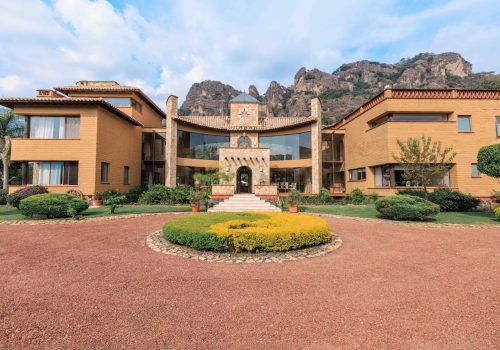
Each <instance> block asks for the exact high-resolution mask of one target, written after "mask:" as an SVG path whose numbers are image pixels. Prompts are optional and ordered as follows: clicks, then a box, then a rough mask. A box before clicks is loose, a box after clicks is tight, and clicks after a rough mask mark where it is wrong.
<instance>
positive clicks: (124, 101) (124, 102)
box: [104, 97, 132, 107]
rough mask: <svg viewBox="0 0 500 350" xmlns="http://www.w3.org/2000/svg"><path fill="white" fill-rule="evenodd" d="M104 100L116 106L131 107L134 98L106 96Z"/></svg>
mask: <svg viewBox="0 0 500 350" xmlns="http://www.w3.org/2000/svg"><path fill="white" fill-rule="evenodd" d="M104 101H106V102H108V103H109V104H110V105H112V106H114V107H130V106H131V105H132V99H131V98H129V97H104Z"/></svg>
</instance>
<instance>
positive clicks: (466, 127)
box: [457, 115, 472, 132]
mask: <svg viewBox="0 0 500 350" xmlns="http://www.w3.org/2000/svg"><path fill="white" fill-rule="evenodd" d="M457 123H458V132H471V131H472V129H471V125H470V115H459V116H458V118H457Z"/></svg>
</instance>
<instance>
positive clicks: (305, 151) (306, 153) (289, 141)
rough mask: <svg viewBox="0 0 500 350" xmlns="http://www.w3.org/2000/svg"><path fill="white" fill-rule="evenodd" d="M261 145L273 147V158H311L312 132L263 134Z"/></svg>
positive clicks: (260, 139)
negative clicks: (277, 134) (276, 134)
mask: <svg viewBox="0 0 500 350" xmlns="http://www.w3.org/2000/svg"><path fill="white" fill-rule="evenodd" d="M259 146H260V147H269V148H270V149H271V160H295V159H309V158H311V133H310V132H303V133H300V134H291V135H279V136H261V137H259Z"/></svg>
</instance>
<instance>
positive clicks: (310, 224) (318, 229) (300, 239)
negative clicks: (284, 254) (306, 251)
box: [209, 213, 332, 252]
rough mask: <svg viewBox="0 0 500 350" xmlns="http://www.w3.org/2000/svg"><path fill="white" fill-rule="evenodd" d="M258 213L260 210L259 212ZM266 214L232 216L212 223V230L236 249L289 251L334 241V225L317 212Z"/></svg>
mask: <svg viewBox="0 0 500 350" xmlns="http://www.w3.org/2000/svg"><path fill="white" fill-rule="evenodd" d="M255 214H256V213H255ZM259 214H261V215H262V214H263V215H264V216H265V218H262V219H258V220H254V221H246V220H230V221H225V222H220V223H216V224H213V225H211V226H210V229H209V231H210V232H212V233H214V234H215V235H216V236H218V237H220V238H224V239H225V241H226V242H231V244H232V246H233V249H234V250H235V251H247V252H256V251H286V250H291V249H299V248H304V247H310V246H315V245H319V244H322V243H326V242H329V241H331V239H332V237H331V233H330V227H329V226H328V224H327V223H326V221H325V220H323V219H321V218H320V217H317V216H309V215H302V214H289V213H259Z"/></svg>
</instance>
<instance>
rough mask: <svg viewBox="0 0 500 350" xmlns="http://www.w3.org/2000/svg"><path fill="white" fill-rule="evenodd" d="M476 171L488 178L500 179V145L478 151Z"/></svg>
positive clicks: (485, 147)
mask: <svg viewBox="0 0 500 350" xmlns="http://www.w3.org/2000/svg"><path fill="white" fill-rule="evenodd" d="M477 169H478V170H479V171H480V172H481V173H483V174H486V175H488V176H491V177H494V178H496V179H498V178H500V143H497V144H494V145H490V146H484V147H481V148H480V149H479V152H478V153H477Z"/></svg>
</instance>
